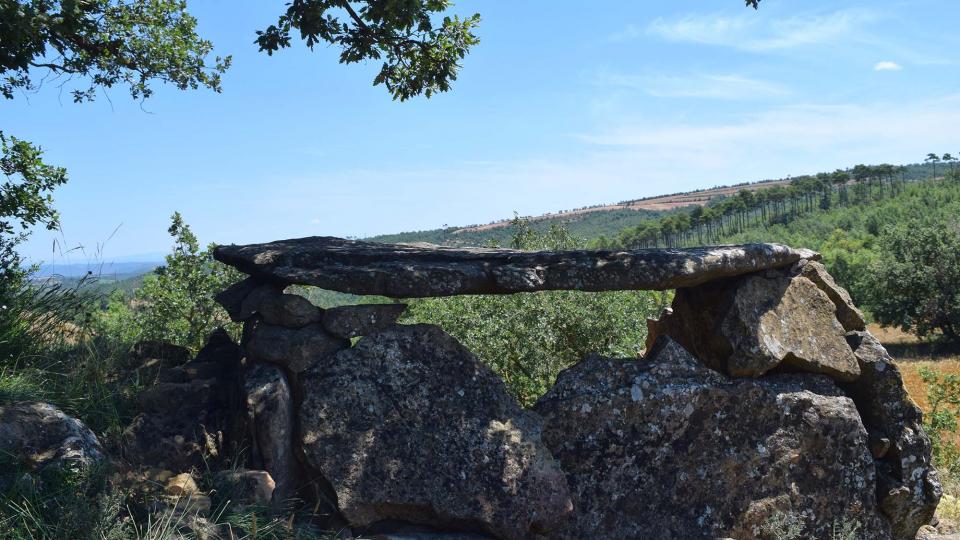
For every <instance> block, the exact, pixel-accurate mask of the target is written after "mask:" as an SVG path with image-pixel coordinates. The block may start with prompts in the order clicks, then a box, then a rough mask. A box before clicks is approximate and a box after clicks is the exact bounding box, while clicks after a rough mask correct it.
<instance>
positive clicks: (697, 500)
mask: <svg viewBox="0 0 960 540" xmlns="http://www.w3.org/2000/svg"><path fill="white" fill-rule="evenodd" d="M215 256H216V257H217V258H218V259H219V260H221V261H224V262H227V263H229V264H233V265H235V266H237V267H238V268H240V269H241V270H244V271H245V272H248V273H250V274H251V275H252V276H253V277H251V278H249V279H247V280H245V281H244V282H241V283H239V284H237V285H235V286H233V287H231V288H230V289H228V290H227V291H225V292H224V293H223V294H222V295H221V296H220V298H219V300H220V302H221V303H222V304H223V305H224V306H225V307H227V309H228V311H229V312H230V314H231V316H232V317H234V318H235V320H240V321H244V325H245V329H244V339H243V347H244V349H245V351H246V356H247V361H248V366H247V368H246V369H247V372H246V375H245V388H246V404H247V407H248V411H249V412H248V414H249V416H250V418H251V424H252V425H253V426H254V427H253V435H252V439H253V440H254V441H255V446H256V447H257V449H258V453H259V455H260V459H262V460H263V461H264V464H265V467H266V468H267V470H269V471H270V472H271V474H272V475H274V478H283V480H280V479H277V486H278V489H279V487H280V485H281V484H282V483H284V482H285V483H286V484H287V486H288V487H287V488H285V489H286V490H287V491H289V490H290V489H293V486H295V485H296V483H297V482H296V479H298V478H305V479H308V480H309V481H314V482H317V483H319V484H322V485H323V486H325V487H326V488H327V489H328V490H329V493H328V496H329V500H332V501H334V502H335V505H336V510H338V511H339V513H340V515H341V516H342V517H343V519H344V522H345V523H346V524H348V525H349V526H350V527H352V528H353V532H356V533H360V534H367V533H369V534H378V535H382V536H384V537H387V538H392V537H391V536H390V534H389V533H397V532H398V531H402V534H400V535H399V536H397V537H398V538H399V537H408V536H407V535H410V536H415V537H423V538H430V536H429V532H427V533H425V532H424V531H433V532H434V533H442V534H446V535H448V536H439V537H437V538H440V537H442V538H458V537H463V538H465V537H468V536H470V535H482V536H487V537H493V538H504V539H522V538H538V537H546V538H571V539H572V538H650V539H664V540H666V539H672V538H718V537H733V538H780V537H783V536H784V535H785V534H787V531H802V532H801V533H800V534H801V535H802V537H805V538H830V537H834V536H835V535H836V534H837V532H838V531H840V533H841V534H843V532H844V531H847V532H850V533H851V534H854V535H856V537H862V538H876V539H896V540H908V539H912V538H913V537H914V535H915V534H916V532H917V530H918V529H919V528H921V526H924V525H926V524H928V523H930V521H931V519H932V518H933V514H934V511H935V509H936V506H937V502H938V499H939V496H940V486H939V481H938V479H937V474H936V471H935V470H934V469H933V467H932V465H931V462H930V451H931V449H930V441H929V439H928V438H927V436H926V435H925V434H924V432H923V428H922V422H921V415H920V411H919V409H918V408H917V407H916V405H914V404H913V403H912V402H911V401H910V399H909V397H908V396H907V394H906V392H905V390H904V388H903V382H902V379H901V377H900V374H899V372H898V370H897V368H896V366H895V365H894V364H893V362H892V360H891V358H890V357H889V355H888V354H887V353H886V351H885V350H884V349H883V347H882V346H881V345H880V344H879V343H878V342H877V341H876V339H875V338H874V337H873V336H871V335H870V334H869V333H867V332H866V331H865V329H864V326H865V325H864V321H863V317H862V315H861V314H860V312H859V311H858V310H857V309H856V307H855V306H854V304H853V302H852V301H851V300H850V297H849V295H848V294H847V293H846V291H844V290H843V289H842V288H840V287H839V286H837V285H836V283H834V282H833V279H832V278H831V277H830V276H829V274H828V273H827V272H826V270H825V269H824V268H823V266H822V265H821V264H820V263H818V262H817V260H818V259H819V256H818V255H817V254H816V253H813V252H810V251H806V250H793V249H790V248H787V247H785V246H778V245H772V244H753V245H746V246H723V247H717V248H696V249H692V250H637V251H626V252H615V251H596V252H587V251H579V252H549V253H524V252H517V251H510V250H490V249H451V248H436V247H431V246H424V245H415V246H408V245H382V244H369V243H364V242H357V241H347V240H340V239H331V238H307V239H298V240H287V241H281V242H274V243H270V244H261V245H253V246H224V247H221V248H218V250H217V251H216V252H215ZM274 283H299V284H306V285H316V286H321V287H325V288H330V289H334V290H339V291H343V292H350V293H356V294H381V295H385V296H392V297H405V296H407V297H414V296H447V295H453V294H471V293H478V292H479V293H490V294H508V293H513V292H521V291H536V290H553V289H564V288H566V289H575V290H619V289H658V290H660V289H673V288H675V289H676V291H677V292H676V296H675V299H674V302H673V306H672V308H671V309H670V310H668V311H667V312H666V313H664V314H663V316H662V317H661V318H660V319H659V320H657V321H650V322H649V323H648V326H649V343H648V351H647V353H646V355H645V356H644V358H642V359H612V358H603V357H591V358H587V359H585V360H583V361H582V362H580V363H578V364H576V365H574V366H572V367H570V368H569V369H567V370H566V371H564V372H563V373H561V375H560V376H559V377H558V380H557V384H556V385H555V387H554V388H553V389H551V390H550V391H549V392H548V393H547V394H546V395H545V396H543V397H542V398H541V399H540V400H539V401H538V402H537V404H536V405H535V406H534V407H533V409H532V410H524V409H522V408H521V407H520V406H519V405H518V404H517V402H516V400H514V399H513V398H512V397H511V396H510V395H509V394H508V393H507V392H506V389H505V386H504V384H503V382H502V381H501V380H500V379H499V377H497V375H496V374H494V373H493V372H492V371H491V370H490V369H489V368H487V367H486V366H485V365H484V364H483V363H482V362H480V361H479V360H478V359H477V358H476V356H475V355H473V354H472V353H471V352H470V351H468V350H467V349H465V348H464V347H463V346H462V345H460V344H459V343H458V342H457V341H456V340H455V339H454V338H452V337H450V336H449V335H447V334H445V333H444V332H443V331H442V330H441V329H440V328H438V327H435V326H430V325H409V326H407V325H396V324H394V323H395V321H396V319H397V317H398V316H399V315H400V313H401V312H402V309H403V308H402V306H401V307H398V305H396V304H391V305H385V306H372V307H371V306H348V307H344V308H337V309H334V310H327V311H323V310H320V309H319V308H317V307H315V306H312V305H310V304H309V302H307V301H306V300H304V299H302V298H300V297H297V296H294V295H288V294H284V293H283V287H282V286H279V285H275V284H274ZM359 336H363V337H362V339H360V340H359V341H357V342H355V343H354V344H353V345H352V346H351V340H352V339H354V338H357V337H359ZM296 456H300V458H301V461H299V462H297V461H296V459H295V458H296ZM288 464H289V465H288ZM298 467H299V468H298ZM398 527H399V528H398ZM411 527H412V529H410V528H411ZM851 531H853V532H851ZM382 533H388V534H382ZM424 534H426V536H423V535H424ZM418 535H419V536H418ZM450 535H453V536H450ZM456 535H462V536H456ZM470 537H475V536H470Z"/></svg>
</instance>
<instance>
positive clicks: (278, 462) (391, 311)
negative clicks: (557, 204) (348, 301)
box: [216, 278, 406, 502]
mask: <svg viewBox="0 0 960 540" xmlns="http://www.w3.org/2000/svg"><path fill="white" fill-rule="evenodd" d="M284 288H285V287H284V286H283V285H277V284H274V283H263V282H260V281H258V280H256V279H254V278H248V279H245V280H243V281H241V282H239V283H236V284H234V285H233V286H231V287H229V288H228V289H227V290H225V291H223V292H222V293H220V294H219V295H218V296H217V298H216V300H217V301H218V302H219V303H220V304H221V305H222V306H223V307H224V308H225V309H226V310H227V313H228V314H229V315H230V317H231V318H232V319H233V320H234V321H236V322H242V323H243V339H242V341H241V347H242V349H243V351H244V355H245V361H244V362H245V368H244V374H243V377H242V384H241V386H242V393H243V399H242V401H243V405H244V407H245V408H246V414H247V419H248V426H249V433H248V435H249V442H250V443H251V446H252V451H253V456H252V457H253V461H254V462H258V463H259V464H260V465H261V466H262V468H263V469H264V470H265V471H267V472H268V473H269V474H270V476H271V477H272V479H273V481H274V482H275V489H274V491H273V498H274V501H275V502H280V501H284V500H287V499H288V498H291V497H293V496H294V495H295V493H296V491H297V490H298V489H299V488H301V487H304V486H303V485H304V482H303V475H302V474H301V473H302V467H301V466H300V464H299V462H298V460H297V458H296V456H295V452H294V447H293V444H294V439H295V436H296V432H295V426H296V406H297V403H296V401H297V399H298V397H299V396H300V395H301V394H300V393H299V392H298V391H297V390H298V384H297V383H298V382H299V379H300V377H301V374H303V373H304V372H305V371H307V370H309V369H310V368H311V367H313V366H314V365H315V364H317V363H318V362H320V361H321V360H322V359H324V358H327V357H329V356H331V355H333V354H335V353H336V352H338V351H340V350H343V349H346V348H347V347H349V346H350V339H351V338H354V337H357V336H360V335H364V334H366V333H369V332H373V331H374V330H376V329H378V328H381V327H384V326H389V325H391V324H393V323H394V322H395V321H396V319H397V318H398V317H399V316H400V315H401V314H402V313H403V310H404V309H405V308H406V306H404V305H403V304H386V305H363V306H348V307H343V308H335V309H331V310H326V311H325V310H323V309H321V308H319V307H317V306H315V305H313V304H312V303H310V301H309V300H307V299H306V298H304V297H302V296H298V295H295V294H288V293H285V292H284Z"/></svg>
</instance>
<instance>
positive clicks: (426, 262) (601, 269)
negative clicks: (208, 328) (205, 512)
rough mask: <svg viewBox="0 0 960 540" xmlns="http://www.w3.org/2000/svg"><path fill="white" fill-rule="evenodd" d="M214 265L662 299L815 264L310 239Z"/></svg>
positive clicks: (758, 247)
mask: <svg viewBox="0 0 960 540" xmlns="http://www.w3.org/2000/svg"><path fill="white" fill-rule="evenodd" d="M214 257H215V258H216V259H217V260H218V261H220V262H223V263H225V264H229V265H231V266H235V267H236V268H238V269H240V270H241V271H243V272H246V273H248V274H250V275H252V276H254V277H256V278H258V279H262V280H264V281H268V282H271V283H278V284H291V283H297V284H301V285H314V286H317V287H320V288H323V289H330V290H335V291H340V292H347V293H352V294H374V295H381V296H388V297H392V298H421V297H431V296H453V295H458V294H510V293H517V292H534V291H548V290H578V291H615V290H641V289H643V290H666V289H675V288H677V287H692V286H694V285H699V284H702V283H706V282H708V281H712V280H715V279H720V278H724V277H731V276H738V275H743V274H748V273H751V272H758V271H761V270H766V269H769V268H780V267H784V266H789V265H791V264H794V263H796V262H798V261H800V260H804V259H811V260H812V259H817V258H819V255H818V254H817V253H814V252H812V251H809V250H802V249H801V250H797V249H792V248H789V247H787V246H783V245H780V244H744V245H738V246H719V247H704V248H689V249H641V250H630V251H611V250H580V251H539V252H529V251H517V250H511V249H492V248H450V247H441V246H434V245H430V244H378V243H373V242H363V241H360V240H343V239H340V238H331V237H327V236H315V237H310V238H295V239H290V240H279V241H276V242H270V243H267V244H251V245H245V246H236V245H230V246H219V247H217V248H216V250H215V251H214ZM246 286H247V285H239V286H238V287H237V288H235V289H233V290H231V291H228V292H225V294H224V295H223V296H222V298H223V301H224V304H225V305H228V304H229V305H231V306H234V305H236V302H235V299H234V297H235V296H237V295H238V294H240V293H242V291H243V290H245V287H246ZM228 309H231V308H228ZM232 309H233V311H234V312H238V311H240V310H241V308H238V307H233V308H232Z"/></svg>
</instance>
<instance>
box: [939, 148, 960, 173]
mask: <svg viewBox="0 0 960 540" xmlns="http://www.w3.org/2000/svg"><path fill="white" fill-rule="evenodd" d="M940 159H942V160H943V162H944V163H949V164H950V170H951V171H952V170H953V164H954V163H955V162H957V161H960V159H958V158H955V157H953V155H952V154H950V153H949V152H947V153H946V154H944V155H943V157H942V158H940Z"/></svg>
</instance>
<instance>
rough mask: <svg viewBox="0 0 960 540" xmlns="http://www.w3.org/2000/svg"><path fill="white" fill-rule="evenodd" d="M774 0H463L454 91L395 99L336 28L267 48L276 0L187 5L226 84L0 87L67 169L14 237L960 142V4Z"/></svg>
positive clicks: (146, 243) (598, 199) (844, 158)
mask: <svg viewBox="0 0 960 540" xmlns="http://www.w3.org/2000/svg"><path fill="white" fill-rule="evenodd" d="M763 4H764V5H763V6H762V7H761V9H760V11H758V12H755V11H753V10H749V9H746V8H744V7H743V5H742V2H741V1H740V0H711V1H709V2H705V1H703V0H671V1H669V2H664V1H661V2H617V1H609V2H590V3H584V2H574V1H570V0H564V1H559V0H554V1H549V2H548V1H546V0H527V1H523V2H505V1H499V2H489V1H488V2H481V1H479V0H472V1H467V0H462V1H461V2H459V3H458V4H457V6H456V7H455V8H454V11H455V12H456V13H462V14H472V13H474V12H480V13H481V15H482V16H483V22H482V25H481V28H480V30H479V35H480V37H481V39H482V42H481V44H480V45H479V46H477V47H476V48H475V49H474V51H473V52H472V53H471V54H470V55H469V56H468V57H467V59H466V60H465V61H464V62H463V70H462V73H461V76H460V78H459V80H458V81H457V82H456V84H455V86H454V90H453V91H452V92H451V93H448V94H444V95H440V96H436V97H434V98H433V99H430V100H426V99H417V100H413V101H410V102H406V103H399V102H393V101H391V99H390V97H389V95H388V94H387V93H386V91H385V90H384V89H383V88H382V87H372V86H371V81H372V78H373V76H374V74H375V72H376V70H377V67H378V66H377V65H376V64H371V65H353V66H341V65H339V64H337V61H336V58H337V51H336V50H335V49H333V48H329V47H320V48H318V49H317V50H315V51H313V52H310V51H309V50H307V49H306V48H305V47H303V46H299V45H298V46H296V47H294V48H293V49H291V50H286V51H282V52H281V53H279V54H277V55H275V56H273V57H268V56H266V55H264V54H260V53H258V52H257V51H256V46H255V45H254V44H253V43H252V42H253V39H254V31H255V30H256V29H259V28H262V27H264V26H266V25H268V24H270V23H271V22H273V21H274V20H275V17H276V15H277V14H279V12H280V10H281V9H282V3H281V2H264V1H262V0H260V1H255V0H243V1H239V0H238V1H233V2H230V3H229V8H228V7H227V6H228V4H227V3H226V2H222V1H219V2H216V1H212V0H207V1H193V2H190V10H191V12H192V13H193V14H194V15H195V16H196V17H197V18H198V19H199V26H200V31H201V33H202V34H203V35H205V36H206V37H208V38H209V39H211V40H212V41H213V42H214V44H215V46H216V50H217V52H218V53H221V54H232V55H233V56H234V66H233V68H232V69H231V70H230V71H229V72H228V73H227V74H226V76H225V77H224V83H223V86H224V92H223V93H222V94H219V95H218V94H215V93H212V92H209V91H193V92H180V91H176V90H174V89H170V88H162V87H158V91H157V95H156V96H155V97H154V98H152V99H151V100H149V101H147V102H146V103H144V104H143V105H142V107H141V104H139V103H136V102H133V101H131V100H130V99H129V97H128V96H127V94H126V93H125V91H124V90H122V89H114V90H112V91H110V92H109V93H107V94H102V95H101V96H100V97H99V98H98V101H97V102H95V103H93V104H85V105H74V104H73V103H72V102H71V101H70V99H69V96H68V95H66V94H64V95H62V96H61V95H59V93H58V91H57V89H56V88H54V87H52V86H50V87H47V88H45V89H43V90H41V91H40V92H39V93H37V94H32V95H29V96H26V97H18V98H17V99H16V100H14V101H12V102H5V103H2V104H0V107H2V111H3V113H2V115H3V116H2V128H3V129H4V131H5V132H6V133H8V134H11V135H15V136H18V137H21V138H25V139H28V140H32V141H34V142H37V143H39V144H41V145H42V146H43V147H44V149H45V150H46V152H47V156H48V160H49V161H50V162H53V163H57V164H60V165H63V166H66V167H67V168H68V169H69V173H70V182H69V184H68V185H66V186H64V187H62V188H61V189H59V190H58V191H57V192H56V206H57V207H58V208H59V209H60V211H61V213H62V229H63V230H62V232H58V233H56V234H52V233H47V232H46V231H38V232H36V233H35V234H34V235H33V238H32V239H31V241H30V242H29V243H27V244H26V245H25V246H24V247H23V249H22V251H23V253H25V254H26V255H27V256H29V257H30V258H31V259H33V260H47V261H49V260H51V258H54V253H53V249H52V248H53V246H54V245H55V244H56V245H58V246H63V248H74V247H77V246H81V247H82V249H76V250H74V251H72V252H70V253H67V254H63V255H60V254H57V255H56V256H55V259H56V260H57V261H60V262H67V260H69V261H70V262H80V261H82V260H84V257H85V256H89V255H92V254H94V253H97V252H98V251H99V252H102V254H103V256H104V258H106V259H112V258H115V257H125V256H126V257H128V256H134V258H136V256H138V255H139V254H144V253H158V252H164V251H166V250H167V249H168V248H169V246H170V239H169V236H168V235H167V233H166V229H167V226H168V225H169V216H170V214H171V213H172V212H173V211H174V210H179V211H180V212H181V213H182V214H183V215H184V217H185V219H186V220H187V222H188V223H190V224H191V226H192V227H193V229H194V231H195V232H196V233H197V234H198V236H199V237H200V239H201V240H202V241H203V242H218V243H249V242H259V241H268V240H273V239H280V238H290V237H299V236H308V235H336V236H361V237H362V236H368V235H374V234H379V233H388V232H399V231H406V230H417V229H429V228H436V227H440V226H442V225H444V224H450V225H454V224H472V223H483V222H487V221H491V220H494V219H498V218H504V217H509V216H511V215H512V214H513V212H514V211H517V212H519V213H520V214H522V215H533V214H540V213H544V212H549V211H556V210H561V209H567V208H573V207H579V206H585V205H590V204H596V203H603V202H616V201H619V200H623V199H631V198H637V197H642V196H648V195H655V194H660V193H670V192H676V191H683V190H688V189H695V188H702V187H709V186H713V185H718V184H728V183H734V182H743V181H754V180H760V179H764V178H773V177H778V178H779V177H784V176H788V175H796V174H804V173H810V172H816V171H819V170H832V169H835V168H838V167H845V166H849V165H853V164H856V163H859V162H866V163H879V162H891V163H904V162H914V161H919V160H920V159H922V156H923V155H925V154H926V153H927V152H931V151H936V152H938V153H944V152H951V153H954V154H958V153H960V137H957V130H958V126H960V55H958V51H960V32H957V31H956V26H957V23H958V21H960V2H955V1H952V0H940V1H932V0H911V1H909V2H906V1H884V0H870V1H867V0H860V1H852V0H850V1H844V0H831V1H823V0H805V1H803V2H797V1H793V2H790V1H785V0H782V1H776V0H764V2H763ZM108 97H109V99H107V98H108Z"/></svg>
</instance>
